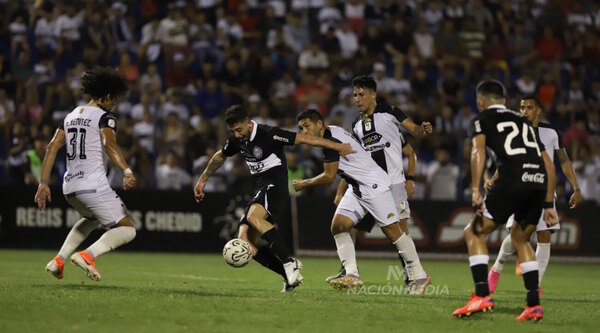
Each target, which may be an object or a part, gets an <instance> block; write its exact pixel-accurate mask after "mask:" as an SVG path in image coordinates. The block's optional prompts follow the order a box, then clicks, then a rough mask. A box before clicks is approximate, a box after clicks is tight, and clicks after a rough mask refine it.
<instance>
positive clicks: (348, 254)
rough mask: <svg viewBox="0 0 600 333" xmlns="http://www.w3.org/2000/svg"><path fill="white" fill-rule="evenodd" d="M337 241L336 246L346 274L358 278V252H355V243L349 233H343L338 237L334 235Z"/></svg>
mask: <svg viewBox="0 0 600 333" xmlns="http://www.w3.org/2000/svg"><path fill="white" fill-rule="evenodd" d="M333 238H334V239H335V246H336V247H337V253H338V256H339V257H340V260H341V262H342V265H343V266H344V268H345V269H346V274H347V275H348V274H350V275H356V276H358V267H357V266H356V252H355V250H354V243H353V242H352V237H351V236H350V233H348V232H342V233H340V234H337V235H333Z"/></svg>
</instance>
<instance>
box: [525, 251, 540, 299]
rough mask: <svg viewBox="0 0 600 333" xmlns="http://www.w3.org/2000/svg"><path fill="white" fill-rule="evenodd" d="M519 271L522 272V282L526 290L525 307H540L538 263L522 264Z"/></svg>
mask: <svg viewBox="0 0 600 333" xmlns="http://www.w3.org/2000/svg"><path fill="white" fill-rule="evenodd" d="M521 270H523V282H525V289H527V306H529V307H532V306H536V305H540V294H539V291H538V286H539V277H538V276H539V274H538V262H537V261H535V260H534V261H528V262H522V263H521Z"/></svg>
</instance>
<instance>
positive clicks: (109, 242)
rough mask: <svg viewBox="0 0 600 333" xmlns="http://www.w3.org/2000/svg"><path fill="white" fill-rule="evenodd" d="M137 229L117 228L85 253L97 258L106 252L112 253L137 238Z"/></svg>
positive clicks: (107, 233)
mask: <svg viewBox="0 0 600 333" xmlns="http://www.w3.org/2000/svg"><path fill="white" fill-rule="evenodd" d="M135 233H136V232H135V228H134V227H128V226H121V227H116V228H113V229H110V230H108V231H107V232H105V233H104V234H103V235H102V237H100V239H98V240H97V241H96V242H95V243H94V244H92V245H91V246H90V247H88V248H87V249H86V250H85V251H86V252H87V253H88V254H89V255H90V256H91V257H92V258H96V257H98V256H100V255H103V254H105V253H106V252H109V251H112V250H114V249H116V248H118V247H119V246H121V245H123V244H127V243H129V242H131V241H132V240H133V239H134V238H135Z"/></svg>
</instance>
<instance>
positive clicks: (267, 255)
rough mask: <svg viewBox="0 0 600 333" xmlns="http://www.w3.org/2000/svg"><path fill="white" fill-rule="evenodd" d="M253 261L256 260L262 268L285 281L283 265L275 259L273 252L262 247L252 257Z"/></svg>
mask: <svg viewBox="0 0 600 333" xmlns="http://www.w3.org/2000/svg"><path fill="white" fill-rule="evenodd" d="M254 260H256V261H257V262H258V263H259V264H261V265H263V266H264V267H266V268H268V269H270V270H272V271H273V272H275V273H277V274H279V275H281V276H283V278H284V279H286V278H287V277H286V275H285V270H284V269H283V265H282V264H281V261H280V260H279V259H277V257H275V255H274V254H273V252H271V250H270V249H268V248H267V247H262V248H260V249H258V253H256V255H255V256H254Z"/></svg>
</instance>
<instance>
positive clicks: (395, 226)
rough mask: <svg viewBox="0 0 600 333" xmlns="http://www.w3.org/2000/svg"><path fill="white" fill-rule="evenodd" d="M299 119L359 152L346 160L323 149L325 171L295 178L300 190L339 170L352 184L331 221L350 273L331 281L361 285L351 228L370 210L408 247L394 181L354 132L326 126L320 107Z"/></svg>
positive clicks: (314, 132) (329, 179)
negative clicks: (394, 190) (399, 213)
mask: <svg viewBox="0 0 600 333" xmlns="http://www.w3.org/2000/svg"><path fill="white" fill-rule="evenodd" d="M296 119H297V121H298V126H299V127H300V129H301V130H302V133H304V134H307V135H311V136H315V137H322V138H325V139H328V140H332V141H336V142H341V143H349V144H350V145H351V146H352V148H354V150H356V151H357V153H356V154H352V155H350V156H348V160H347V161H346V160H340V156H339V154H337V153H336V152H335V151H332V150H331V149H323V155H324V159H323V164H324V171H323V173H321V174H320V175H317V176H316V177H313V178H309V179H303V180H294V181H293V183H292V185H293V186H294V189H295V190H296V191H301V190H303V189H304V188H307V187H311V186H318V185H327V184H331V183H333V182H334V181H335V178H336V174H338V175H340V177H342V179H344V180H345V181H346V183H347V184H348V186H349V187H348V190H346V192H345V194H344V196H343V197H342V199H341V201H340V203H339V204H338V206H337V208H336V211H335V214H334V217H333V221H332V223H331V233H332V234H333V238H334V239H335V244H336V247H337V252H338V256H339V257H340V261H341V262H342V265H344V269H345V270H346V275H345V276H343V277H340V278H339V279H336V280H332V281H331V282H330V283H331V284H332V286H333V287H334V288H336V289H348V288H360V287H361V286H362V285H363V282H362V280H361V279H360V275H359V274H358V268H357V264H356V253H355V250H354V243H353V241H352V237H351V236H350V231H351V230H352V228H353V227H354V226H355V225H356V224H357V223H358V221H360V220H361V219H362V218H363V217H364V216H365V215H366V214H367V213H370V214H371V215H373V217H374V218H375V220H376V221H377V223H378V224H379V226H380V227H381V230H382V231H383V233H384V234H385V235H386V236H387V238H388V239H389V240H390V241H391V242H392V243H393V244H394V245H395V246H396V248H397V249H398V251H403V250H405V249H406V247H407V245H406V243H407V238H406V236H405V233H403V232H402V229H401V227H400V223H399V215H398V211H397V210H396V204H395V201H394V197H393V194H392V191H391V189H390V187H391V185H392V182H391V181H390V177H389V176H388V174H387V173H386V172H385V171H384V170H383V169H382V168H381V167H379V166H378V165H377V163H375V161H374V160H373V159H372V158H371V155H370V154H369V153H368V152H367V151H366V150H365V149H364V148H363V147H362V146H361V145H360V143H358V141H357V140H356V139H355V138H354V137H353V136H352V134H350V133H349V132H347V131H346V130H344V129H343V128H340V127H337V126H325V124H324V122H323V118H322V117H321V115H320V114H319V112H318V111H316V110H314V109H309V110H306V111H304V112H302V113H300V114H299V115H298V117H297V118H296ZM413 246H414V245H413ZM411 259H414V258H411ZM415 260H418V259H415Z"/></svg>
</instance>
